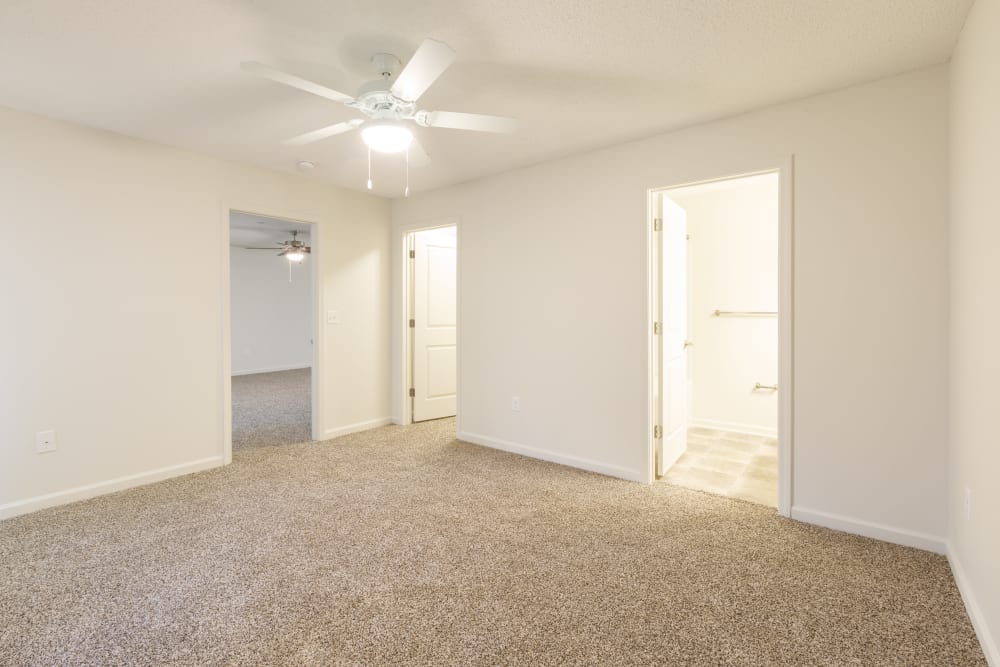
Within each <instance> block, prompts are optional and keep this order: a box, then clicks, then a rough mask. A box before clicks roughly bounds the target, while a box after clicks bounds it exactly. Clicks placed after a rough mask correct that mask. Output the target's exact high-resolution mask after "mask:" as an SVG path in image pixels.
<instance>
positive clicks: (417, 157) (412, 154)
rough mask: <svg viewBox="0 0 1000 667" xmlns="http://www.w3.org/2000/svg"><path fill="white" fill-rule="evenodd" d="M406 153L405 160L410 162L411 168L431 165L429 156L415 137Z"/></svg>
mask: <svg viewBox="0 0 1000 667" xmlns="http://www.w3.org/2000/svg"><path fill="white" fill-rule="evenodd" d="M407 151H408V153H407V159H408V160H409V161H410V166H411V167H426V166H427V165H429V164H430V163H431V156H430V155H428V154H427V151H425V150H424V147H423V145H422V144H421V143H420V140H419V139H417V138H416V137H413V141H411V142H410V147H409V148H407Z"/></svg>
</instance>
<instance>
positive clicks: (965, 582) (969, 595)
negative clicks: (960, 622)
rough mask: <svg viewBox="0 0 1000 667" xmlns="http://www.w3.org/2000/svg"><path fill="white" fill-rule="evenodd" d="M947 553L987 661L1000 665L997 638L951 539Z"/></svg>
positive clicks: (992, 665) (966, 609)
mask: <svg viewBox="0 0 1000 667" xmlns="http://www.w3.org/2000/svg"><path fill="white" fill-rule="evenodd" d="M946 555H947V556H948V564H949V565H951V573H952V576H954V577H955V584H956V585H957V586H958V592H959V593H960V594H961V595H962V602H964V603H965V611H966V613H967V614H968V615H969V620H971V621H972V628H973V629H974V630H975V631H976V637H977V638H978V639H979V645H980V646H981V647H982V649H983V653H984V654H985V655H986V662H987V663H989V664H990V665H991V667H1000V649H998V648H997V642H996V639H994V637H993V636H992V635H991V634H990V628H989V626H988V625H987V624H986V619H985V618H984V617H983V612H982V609H980V607H979V602H978V601H977V600H976V595H975V593H974V592H973V590H972V584H971V583H969V579H968V577H967V576H966V575H965V569H964V568H963V567H962V563H961V561H960V560H958V554H957V553H955V545H954V544H953V543H952V542H951V541H950V540H949V541H948V552H947V554H946Z"/></svg>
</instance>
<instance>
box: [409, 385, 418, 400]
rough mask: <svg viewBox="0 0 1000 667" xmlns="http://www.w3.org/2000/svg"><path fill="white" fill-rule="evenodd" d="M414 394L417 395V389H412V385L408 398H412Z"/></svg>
mask: <svg viewBox="0 0 1000 667" xmlns="http://www.w3.org/2000/svg"><path fill="white" fill-rule="evenodd" d="M416 395H417V390H416V389H414V388H413V387H410V398H413V397H414V396H416Z"/></svg>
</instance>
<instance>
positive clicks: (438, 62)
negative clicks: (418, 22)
mask: <svg viewBox="0 0 1000 667" xmlns="http://www.w3.org/2000/svg"><path fill="white" fill-rule="evenodd" d="M454 60H455V52H454V51H452V49H451V47H450V46H448V45H447V44H445V43H444V42H438V41H436V40H433V39H425V40H424V41H423V43H422V44H421V45H420V47H419V48H418V49H417V52H416V53H414V54H413V57H412V58H410V62H408V63H406V67H404V68H403V71H402V72H400V73H399V76H397V77H396V82H395V83H393V84H392V91H391V92H392V94H393V95H395V96H396V97H398V98H400V99H404V100H406V101H407V102H415V101H416V100H417V99H418V98H419V97H420V96H421V95H423V94H424V92H425V91H426V90H427V89H428V88H430V87H431V84H432V83H434V82H435V81H437V78H438V77H439V76H441V74H442V73H443V72H444V71H445V70H446V69H448V66H449V65H451V63H452V62H453V61H454Z"/></svg>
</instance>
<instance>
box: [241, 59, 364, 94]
mask: <svg viewBox="0 0 1000 667" xmlns="http://www.w3.org/2000/svg"><path fill="white" fill-rule="evenodd" d="M240 67H241V68H242V69H243V71H244V72H250V73H251V74H256V75H257V76H262V77H264V78H265V79H270V80H271V81H277V82H278V83H283V84H285V85H286V86H291V87H292V88H298V89H299V90H304V91H306V92H307V93H312V94H313V95H319V96H320V97H325V98H326V99H328V100H333V101H334V102H351V101H353V100H354V98H353V97H351V96H350V95H345V94H344V93H341V92H339V91H336V90H334V89H333V88H327V87H326V86H321V85H320V84H318V83H313V82H312V81H309V80H307V79H303V78H302V77H298V76H295V75H294V74H288V73H287V72H282V71H281V70H279V69H275V68H273V67H270V66H268V65H265V64H263V63H257V62H244V63H240Z"/></svg>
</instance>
